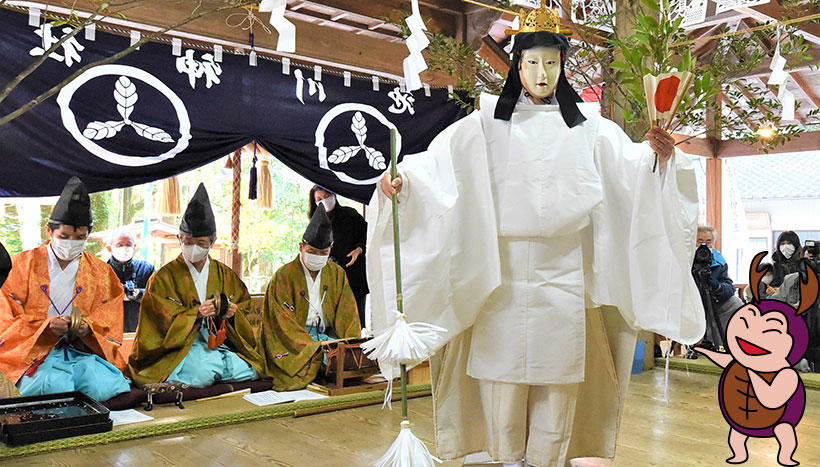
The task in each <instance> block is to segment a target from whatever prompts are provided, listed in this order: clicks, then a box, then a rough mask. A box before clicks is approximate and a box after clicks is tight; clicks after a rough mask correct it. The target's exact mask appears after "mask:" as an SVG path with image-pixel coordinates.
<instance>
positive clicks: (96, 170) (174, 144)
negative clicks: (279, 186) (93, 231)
mask: <svg viewBox="0 0 820 467" xmlns="http://www.w3.org/2000/svg"><path fill="white" fill-rule="evenodd" d="M28 19H29V18H28V15H26V14H22V13H19V12H15V11H10V10H2V9H0V37H2V40H0V63H2V66H0V86H4V85H5V83H8V82H9V81H10V80H11V79H12V78H14V77H15V76H16V75H17V74H18V73H19V72H20V71H22V70H23V69H24V68H25V67H26V66H27V65H28V64H30V63H31V62H32V61H33V60H34V59H35V56H36V55H37V54H42V47H43V45H44V44H43V42H44V40H43V38H42V36H46V39H47V40H46V41H45V42H46V44H45V45H50V43H52V42H49V38H50V40H51V41H55V42H56V40H57V39H59V38H60V37H62V36H63V35H64V34H65V32H64V31H68V30H69V29H67V28H68V26H52V27H50V28H48V27H43V26H41V27H39V28H38V27H32V26H29V25H28ZM41 23H42V21H41ZM46 29H50V31H46ZM128 46H129V38H127V37H122V36H118V35H114V34H109V33H105V32H103V31H101V30H97V32H96V39H95V40H94V41H89V40H86V39H85V36H84V34H83V33H82V32H81V33H80V34H78V35H77V36H75V37H74V38H73V39H72V40H70V41H68V42H66V43H65V44H64V46H63V47H61V48H60V49H58V50H57V52H56V53H55V54H53V55H52V56H50V57H49V59H48V60H46V61H45V63H44V64H43V65H42V66H40V67H39V68H38V69H37V70H36V71H35V72H34V73H32V74H31V75H30V76H28V77H27V78H26V79H25V80H24V81H23V82H22V83H21V84H20V85H19V86H17V88H15V90H14V91H13V92H12V93H11V94H10V95H9V97H8V98H7V99H6V100H5V101H4V102H3V103H2V104H0V115H6V114H8V113H9V112H11V111H13V110H14V109H17V108H18V107H19V106H21V105H23V104H25V103H26V102H28V101H30V100H31V99H33V98H34V97H36V96H38V95H39V94H41V93H42V92H44V91H46V90H47V89H49V88H50V87H52V86H54V85H55V84H57V83H59V82H61V81H62V80H64V79H66V78H67V77H69V76H70V75H71V74H72V73H74V72H76V71H77V70H78V69H80V68H81V67H83V66H84V65H86V64H88V63H91V62H94V61H96V60H99V59H102V58H105V57H108V56H111V55H113V54H115V53H116V52H118V51H120V50H123V49H125V48H127V47H128ZM400 58H401V57H397V58H396V59H397V60H399V59H400ZM257 63H258V65H257V66H250V65H249V60H248V57H247V56H244V55H233V54H229V53H225V54H224V55H223V57H222V61H221V62H218V61H216V59H215V57H214V52H213V51H212V50H202V49H192V48H188V47H183V48H182V56H174V55H173V54H172V48H171V45H170V44H164V43H148V44H145V45H143V46H142V47H141V48H140V50H138V51H135V52H133V53H131V54H129V55H127V56H125V57H123V58H122V59H120V60H118V61H116V62H115V63H113V64H109V65H102V66H97V67H93V68H91V69H89V70H87V71H86V72H84V73H83V74H82V75H80V76H78V77H77V78H75V79H74V80H73V81H71V82H70V83H69V84H68V85H67V86H66V87H65V88H63V89H62V90H61V91H60V93H59V94H57V95H55V96H53V97H51V98H49V99H48V100H46V101H45V102H43V103H42V104H40V105H39V106H37V107H35V108H34V109H33V110H30V111H29V112H27V113H25V114H24V115H22V116H20V117H19V118H17V119H15V120H13V121H12V122H10V123H8V124H5V125H3V126H0V158H2V162H0V174H1V175H2V176H0V196H50V195H57V194H59V193H60V191H61V190H62V187H63V185H64V184H65V182H66V181H67V180H68V178H69V177H71V176H73V175H76V176H79V177H80V178H81V179H82V180H83V181H84V182H85V183H86V185H87V186H88V188H89V190H90V191H102V190H110V189H113V188H122V187H126V186H131V185H136V184H140V183H146V182H149V181H153V180H158V179H162V178H167V177H170V176H173V175H176V174H179V173H181V172H185V171H188V170H191V169H194V168H196V167H199V166H202V165H204V164H207V163H209V162H212V161H214V160H216V159H218V158H220V157H222V156H224V155H226V154H228V153H230V152H232V151H234V150H236V149H238V148H241V147H242V146H244V145H245V144H247V143H248V142H250V141H253V140H254V139H255V140H257V141H258V142H259V144H261V145H262V146H263V147H264V148H265V149H267V150H268V151H269V152H270V153H271V154H273V155H274V156H275V157H277V158H278V159H279V160H281V161H282V162H283V163H284V164H285V165H287V166H288V167H290V168H292V169H293V170H295V171H296V172H298V173H299V174H301V175H302V176H304V177H306V178H307V179H309V180H311V181H313V182H314V183H318V184H320V185H322V186H325V187H327V188H329V189H331V190H333V191H336V192H337V193H339V194H341V195H343V196H345V197H348V198H351V199H354V200H357V201H360V202H367V201H368V200H369V198H370V196H371V194H372V192H373V188H374V183H375V182H374V180H376V179H377V178H378V177H379V176H380V175H381V174H382V173H383V172H384V170H385V169H386V168H387V167H388V166H389V163H390V147H389V134H390V128H395V129H396V130H397V132H398V134H399V136H400V138H401V148H400V154H401V155H404V154H412V153H415V152H420V151H423V150H424V149H426V148H427V146H428V145H429V143H430V141H431V140H432V139H433V138H434V137H435V136H436V135H437V134H438V133H439V132H441V131H442V130H443V129H444V128H446V127H447V126H449V125H450V124H452V123H453V122H455V121H456V120H458V119H459V118H461V117H462V116H463V115H464V112H463V110H462V109H461V108H460V107H459V106H458V105H456V104H455V103H454V102H452V101H450V100H448V93H447V91H446V90H444V89H433V90H431V91H430V93H429V94H430V95H429V96H427V95H426V93H425V92H424V91H416V92H413V93H409V92H402V91H401V90H400V89H399V87H398V86H397V85H395V84H388V83H384V82H382V83H380V85H379V90H378V91H374V89H373V82H372V81H371V80H369V79H357V78H356V77H353V78H352V79H349V80H348V81H349V82H348V83H346V82H345V81H346V80H345V79H344V77H343V76H339V75H334V74H331V73H330V72H329V71H328V70H324V71H323V72H322V73H320V76H316V75H315V74H314V73H315V70H314V69H313V68H312V67H299V66H297V65H296V64H295V63H294V64H291V65H290V67H289V69H287V68H288V67H283V65H282V64H281V63H279V62H276V61H272V60H263V59H261V58H260V59H259V60H258V62H257Z"/></svg>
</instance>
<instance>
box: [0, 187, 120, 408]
mask: <svg viewBox="0 0 820 467" xmlns="http://www.w3.org/2000/svg"><path fill="white" fill-rule="evenodd" d="M92 226H93V222H92V216H91V199H90V198H89V196H88V191H86V188H85V185H83V182H82V181H80V179H79V178H77V177H72V178H71V179H70V180H69V181H68V183H67V184H66V186H65V188H64V189H63V192H62V194H61V195H60V198H59V199H58V200H57V204H56V205H55V206H54V209H53V210H52V212H51V216H50V217H49V220H48V223H47V224H46V232H47V233H48V236H49V239H48V241H47V242H45V243H44V244H42V245H40V246H39V247H37V248H35V249H32V250H27V251H23V252H22V253H20V254H18V255H16V256H15V257H14V259H13V263H14V268H13V269H12V270H11V273H10V274H9V276H8V279H7V281H6V283H5V284H4V285H3V288H2V293H0V371H2V372H3V373H4V374H5V375H6V376H8V377H9V379H11V380H12V381H15V382H16V384H17V387H18V388H19V389H20V393H21V394H22V395H24V396H34V395H42V394H51V393H57V392H68V391H81V392H83V393H85V394H87V395H88V396H90V397H92V398H94V399H96V400H99V401H105V400H108V399H110V398H112V397H114V396H116V395H117V394H120V393H123V392H128V391H129V390H130V383H129V381H128V380H127V379H125V377H124V376H123V374H122V372H121V369H123V368H124V367H125V356H124V355H122V353H121V345H122V299H123V290H122V286H121V285H120V281H119V279H117V276H116V274H114V271H112V270H111V268H110V267H109V266H108V265H107V264H106V263H104V262H103V261H101V260H99V259H97V258H96V257H95V256H93V255H91V254H89V253H86V252H85V247H86V242H87V239H88V234H89V233H90V232H91V228H92Z"/></svg>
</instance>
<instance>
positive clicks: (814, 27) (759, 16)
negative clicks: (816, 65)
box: [737, 0, 820, 44]
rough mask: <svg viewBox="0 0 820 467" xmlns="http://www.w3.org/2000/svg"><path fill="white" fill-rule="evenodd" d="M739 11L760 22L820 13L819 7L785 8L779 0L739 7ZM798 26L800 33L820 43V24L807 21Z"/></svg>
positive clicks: (807, 38)
mask: <svg viewBox="0 0 820 467" xmlns="http://www.w3.org/2000/svg"><path fill="white" fill-rule="evenodd" d="M737 11H738V12H740V13H742V14H744V15H748V16H750V17H752V18H754V19H756V20H758V21H760V22H767V21H779V20H781V19H783V18H784V17H790V18H797V17H800V16H805V15H811V14H814V13H820V9H818V8H805V7H798V8H785V7H783V5H781V4H780V3H779V2H778V1H777V0H771V1H770V2H769V3H766V4H763V5H758V6H753V7H749V8H738V9H737ZM797 28H798V34H800V35H802V36H803V37H804V38H805V39H806V40H807V41H810V42H813V43H815V44H820V24H817V23H811V22H808V21H806V22H802V23H798V24H797Z"/></svg>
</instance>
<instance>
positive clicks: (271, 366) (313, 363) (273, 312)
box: [259, 256, 362, 391]
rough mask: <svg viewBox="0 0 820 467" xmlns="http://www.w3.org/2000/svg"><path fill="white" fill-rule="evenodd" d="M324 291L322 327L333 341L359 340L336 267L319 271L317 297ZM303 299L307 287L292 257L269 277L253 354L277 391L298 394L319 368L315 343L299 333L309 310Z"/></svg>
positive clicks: (342, 278)
mask: <svg viewBox="0 0 820 467" xmlns="http://www.w3.org/2000/svg"><path fill="white" fill-rule="evenodd" d="M325 287H327V292H326V294H325V300H324V302H323V305H322V308H323V311H324V313H325V315H327V318H328V320H329V323H327V325H328V326H331V325H332V326H333V329H334V332H335V333H336V335H337V336H339V337H359V336H360V335H361V332H362V329H361V324H360V323H359V314H358V311H357V309H356V299H355V298H354V297H353V291H352V290H351V289H350V285H349V284H348V282H347V275H346V274H345V271H344V269H342V267H341V266H339V265H338V264H336V263H333V262H330V263H328V264H327V266H325V267H324V268H322V276H321V288H322V290H323V291H324V288H325ZM323 293H324V292H323ZM302 294H304V296H302ZM306 297H308V298H309V293H308V288H307V281H306V280H305V273H304V270H303V269H302V263H301V261H300V259H299V257H298V256H297V257H296V259H295V260H293V261H292V262H290V263H288V264H286V265H284V266H282V267H281V268H279V270H278V271H276V273H275V274H274V275H273V278H272V279H271V281H270V283H269V284H268V288H267V291H266V292H265V304H264V307H263V310H262V336H261V338H260V342H259V344H260V352H259V353H260V354H262V356H263V358H264V362H265V368H264V370H263V371H262V373H264V374H265V375H266V376H270V377H272V378H273V387H274V389H276V390H277V391H289V390H294V389H301V388H304V387H305V386H307V385H308V384H310V382H312V381H313V380H314V378H316V374H317V373H318V372H319V368H320V366H321V364H322V353H321V351H320V345H319V342H318V341H315V340H313V338H312V337H311V336H310V334H308V331H307V330H306V329H305V322H306V321H307V316H308V310H309V303H308V301H307V299H306ZM290 307H293V309H294V311H291V310H290Z"/></svg>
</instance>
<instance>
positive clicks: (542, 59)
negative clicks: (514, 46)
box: [520, 47, 561, 99]
mask: <svg viewBox="0 0 820 467" xmlns="http://www.w3.org/2000/svg"><path fill="white" fill-rule="evenodd" d="M560 75H561V51H560V50H559V49H557V48H555V47H533V48H531V49H527V50H524V51H522V52H521V73H520V76H521V84H522V85H523V86H524V89H526V90H527V92H529V93H530V94H531V95H533V96H535V97H538V98H541V99H543V98H545V97H548V96H551V95H552V93H553V91H555V88H556V87H557V86H558V77H559V76H560Z"/></svg>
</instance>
